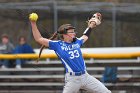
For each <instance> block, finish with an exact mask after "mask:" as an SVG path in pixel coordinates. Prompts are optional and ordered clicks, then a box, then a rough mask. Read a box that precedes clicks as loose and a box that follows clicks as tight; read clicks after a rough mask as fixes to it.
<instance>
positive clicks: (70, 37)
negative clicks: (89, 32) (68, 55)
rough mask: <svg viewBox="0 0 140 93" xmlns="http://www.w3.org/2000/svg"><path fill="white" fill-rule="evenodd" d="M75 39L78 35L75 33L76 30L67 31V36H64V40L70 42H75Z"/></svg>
mask: <svg viewBox="0 0 140 93" xmlns="http://www.w3.org/2000/svg"><path fill="white" fill-rule="evenodd" d="M75 37H76V33H75V31H74V29H69V30H67V34H65V35H64V38H65V39H67V40H69V41H73V38H75Z"/></svg>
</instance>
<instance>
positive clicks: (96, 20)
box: [81, 13, 102, 42]
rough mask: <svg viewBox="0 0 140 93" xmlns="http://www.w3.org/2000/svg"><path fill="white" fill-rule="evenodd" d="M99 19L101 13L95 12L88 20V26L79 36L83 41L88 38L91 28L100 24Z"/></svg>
mask: <svg viewBox="0 0 140 93" xmlns="http://www.w3.org/2000/svg"><path fill="white" fill-rule="evenodd" d="M101 19H102V15H101V14H100V13H95V14H93V16H92V17H91V18H90V19H89V20H88V27H87V28H86V30H85V31H84V33H83V35H82V36H81V38H82V39H83V42H86V41H87V40H88V37H89V35H90V34H91V31H92V29H93V28H95V27H96V26H97V25H100V24H101Z"/></svg>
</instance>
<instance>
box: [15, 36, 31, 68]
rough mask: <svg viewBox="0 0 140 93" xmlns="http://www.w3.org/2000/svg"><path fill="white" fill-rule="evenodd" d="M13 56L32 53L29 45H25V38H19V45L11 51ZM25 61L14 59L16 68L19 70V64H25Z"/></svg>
mask: <svg viewBox="0 0 140 93" xmlns="http://www.w3.org/2000/svg"><path fill="white" fill-rule="evenodd" d="M13 53H14V54H26V53H34V50H33V49H32V47H31V46H30V45H28V44H27V43H26V38H25V37H24V36H20V38H19V45H18V46H16V48H15V49H14V51H13ZM26 61H27V59H16V68H17V69H20V68H21V64H23V63H25V62H26Z"/></svg>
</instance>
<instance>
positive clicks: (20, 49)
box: [13, 43, 35, 54]
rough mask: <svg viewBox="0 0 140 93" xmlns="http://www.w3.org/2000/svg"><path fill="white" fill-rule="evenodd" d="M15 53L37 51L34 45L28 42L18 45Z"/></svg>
mask: <svg viewBox="0 0 140 93" xmlns="http://www.w3.org/2000/svg"><path fill="white" fill-rule="evenodd" d="M13 53H14V54H25V53H35V52H34V50H33V49H32V47H31V46H30V45H28V44H26V43H25V44H23V45H18V46H17V47H16V48H15V49H14V51H13Z"/></svg>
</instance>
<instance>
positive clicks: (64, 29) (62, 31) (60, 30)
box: [37, 24, 75, 62]
mask: <svg viewBox="0 0 140 93" xmlns="http://www.w3.org/2000/svg"><path fill="white" fill-rule="evenodd" d="M68 29H75V27H73V26H72V25H71V24H63V25H61V26H60V27H59V28H58V31H56V32H54V34H53V35H52V36H51V37H50V38H49V39H50V40H53V39H55V38H56V37H57V35H58V34H59V35H60V39H61V40H62V39H63V34H66V32H67V30H68ZM44 48H45V46H44V45H42V46H41V48H40V51H39V56H38V59H37V62H38V61H39V59H40V56H41V53H42V51H43V49H44Z"/></svg>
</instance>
